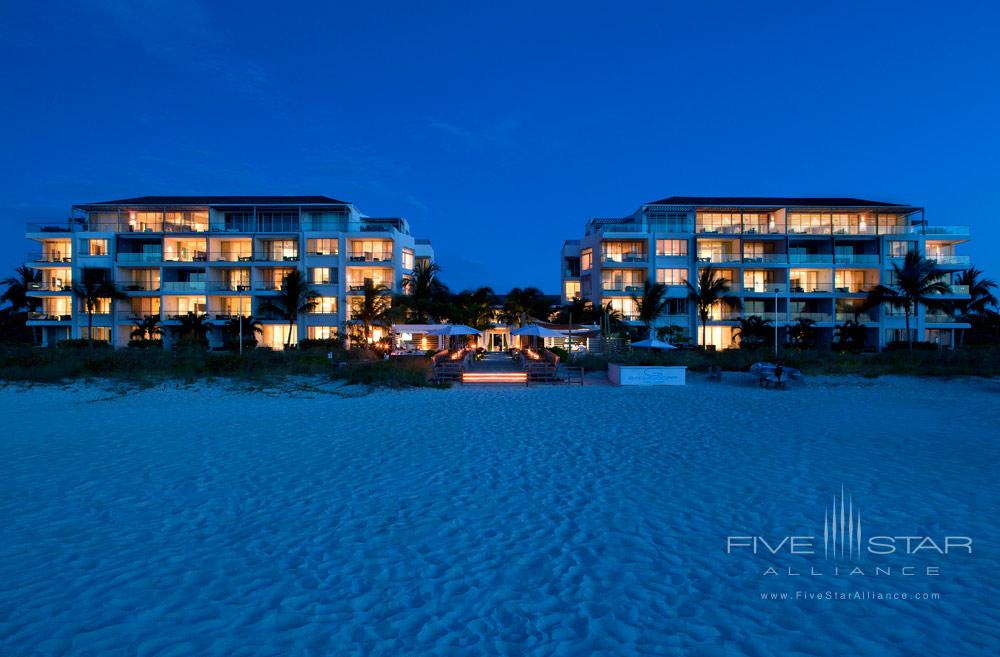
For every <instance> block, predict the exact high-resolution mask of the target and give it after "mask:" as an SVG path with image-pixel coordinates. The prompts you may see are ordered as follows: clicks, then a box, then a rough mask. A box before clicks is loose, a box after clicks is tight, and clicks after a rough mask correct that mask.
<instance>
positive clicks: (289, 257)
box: [241, 252, 299, 262]
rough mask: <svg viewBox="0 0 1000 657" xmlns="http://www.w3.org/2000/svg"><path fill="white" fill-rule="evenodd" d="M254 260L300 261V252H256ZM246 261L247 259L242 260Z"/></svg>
mask: <svg viewBox="0 0 1000 657" xmlns="http://www.w3.org/2000/svg"><path fill="white" fill-rule="evenodd" d="M253 260H254V262H298V260H299V254H298V253H282V252H277V253H275V252H271V253H256V254H254V256H253ZM241 262H245V261H241Z"/></svg>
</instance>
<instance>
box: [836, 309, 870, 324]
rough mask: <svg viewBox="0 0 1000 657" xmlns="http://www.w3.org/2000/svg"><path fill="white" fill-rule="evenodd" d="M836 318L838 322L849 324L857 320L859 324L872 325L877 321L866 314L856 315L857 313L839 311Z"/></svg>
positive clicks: (859, 313)
mask: <svg viewBox="0 0 1000 657" xmlns="http://www.w3.org/2000/svg"><path fill="white" fill-rule="evenodd" d="M834 318H835V319H836V321H838V322H849V321H853V320H857V321H858V322H860V323H862V324H872V323H874V322H876V321H877V320H876V319H875V318H874V317H872V316H871V315H869V314H867V313H864V312H857V313H856V312H851V311H847V310H838V311H837V312H836V313H835V314H834Z"/></svg>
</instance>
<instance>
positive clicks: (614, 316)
mask: <svg viewBox="0 0 1000 657" xmlns="http://www.w3.org/2000/svg"><path fill="white" fill-rule="evenodd" d="M600 314H601V336H602V337H605V338H610V337H611V336H612V335H613V334H615V333H617V332H618V331H619V330H621V328H622V326H624V324H625V321H624V320H623V319H622V314H621V312H620V311H618V310H615V307H614V306H612V305H611V302H610V301H609V302H607V303H606V304H604V305H603V306H601V313H600Z"/></svg>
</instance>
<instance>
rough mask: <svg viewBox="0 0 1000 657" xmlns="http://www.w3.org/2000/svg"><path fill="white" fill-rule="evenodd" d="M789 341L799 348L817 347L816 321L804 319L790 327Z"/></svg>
mask: <svg viewBox="0 0 1000 657" xmlns="http://www.w3.org/2000/svg"><path fill="white" fill-rule="evenodd" d="M788 339H789V340H790V341H791V343H792V344H793V345H795V346H797V347H815V346H816V340H817V335H816V321H815V320H812V319H808V318H805V317H804V318H802V319H800V320H799V321H797V322H795V323H794V324H792V325H791V326H790V327H788Z"/></svg>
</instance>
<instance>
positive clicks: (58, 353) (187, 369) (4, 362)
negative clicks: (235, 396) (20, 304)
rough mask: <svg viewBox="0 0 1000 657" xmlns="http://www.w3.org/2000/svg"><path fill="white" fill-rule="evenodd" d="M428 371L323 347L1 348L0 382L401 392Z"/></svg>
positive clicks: (421, 381)
mask: <svg viewBox="0 0 1000 657" xmlns="http://www.w3.org/2000/svg"><path fill="white" fill-rule="evenodd" d="M339 363H346V366H340V365H339ZM429 370H430V362H429V360H428V359H425V358H407V359H399V360H391V361H378V360H367V359H365V358H364V357H363V356H362V355H360V354H358V353H353V352H340V353H335V354H334V357H333V358H332V359H331V358H327V350H325V349H323V350H309V349H306V350H301V351H299V350H296V351H287V352H281V351H270V350H266V349H254V350H251V351H248V352H246V353H244V354H242V355H240V354H239V353H235V352H208V351H205V350H203V349H174V350H167V351H163V350H159V349H108V348H103V349H102V348H95V349H92V350H91V349H88V348H85V347H84V348H71V349H41V348H31V347H26V346H3V347H0V380H6V381H10V382H30V383H62V382H66V381H73V380H78V379H92V378H93V379H111V380H118V381H122V382H129V383H135V384H140V385H141V384H153V383H156V382H159V381H164V380H183V381H195V380H198V379H217V378H218V379H234V380H242V381H248V382H258V383H267V382H270V381H275V380H278V379H281V378H285V377H289V376H323V377H329V378H330V379H332V380H341V381H345V382H347V383H354V384H365V385H372V386H385V387H392V388H405V387H424V386H430V385H431V384H430V383H428V380H427V378H428V377H427V374H428V372H429Z"/></svg>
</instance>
